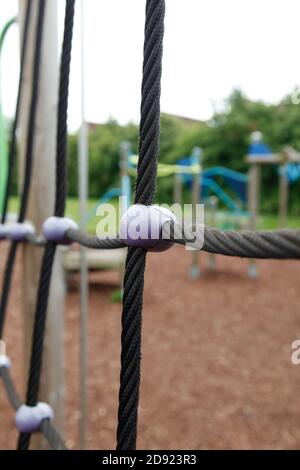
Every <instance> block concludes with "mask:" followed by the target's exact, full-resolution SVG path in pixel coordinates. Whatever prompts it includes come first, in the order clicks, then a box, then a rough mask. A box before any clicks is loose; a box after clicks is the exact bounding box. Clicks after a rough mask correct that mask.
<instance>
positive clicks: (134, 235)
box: [120, 204, 176, 252]
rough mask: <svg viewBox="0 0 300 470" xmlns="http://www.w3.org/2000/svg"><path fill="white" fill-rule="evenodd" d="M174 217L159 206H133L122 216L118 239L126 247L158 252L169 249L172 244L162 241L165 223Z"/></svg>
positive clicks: (173, 219)
mask: <svg viewBox="0 0 300 470" xmlns="http://www.w3.org/2000/svg"><path fill="white" fill-rule="evenodd" d="M168 221H174V222H176V217H175V215H174V214H173V212H171V211H170V210H168V209H166V208H164V207H160V206H144V205H142V204H134V205H133V206H131V207H129V209H128V210H127V211H126V212H125V213H124V214H123V216H122V218H121V225H120V238H121V240H123V242H124V243H126V245H128V246H135V247H139V248H144V249H145V250H147V251H153V252H160V251H165V250H168V249H169V248H171V247H172V246H173V245H174V242H172V241H168V240H163V239H162V227H163V224H164V223H165V222H168Z"/></svg>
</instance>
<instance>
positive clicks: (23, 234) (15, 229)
mask: <svg viewBox="0 0 300 470" xmlns="http://www.w3.org/2000/svg"><path fill="white" fill-rule="evenodd" d="M28 235H35V228H34V226H33V225H32V223H31V222H22V223H21V222H15V223H13V224H12V225H10V226H9V227H8V233H7V237H6V238H7V239H8V240H11V241H13V242H26V241H27V236H28Z"/></svg>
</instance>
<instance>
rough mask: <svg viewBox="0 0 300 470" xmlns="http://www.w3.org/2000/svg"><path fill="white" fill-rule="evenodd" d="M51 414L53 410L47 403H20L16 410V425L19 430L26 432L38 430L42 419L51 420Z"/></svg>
mask: <svg viewBox="0 0 300 470" xmlns="http://www.w3.org/2000/svg"><path fill="white" fill-rule="evenodd" d="M53 416H54V413H53V410H52V408H51V406H50V405H48V404H47V403H38V404H37V405H36V406H27V405H21V406H20V408H18V410H17V412H16V417H15V422H16V427H17V429H18V431H19V432H22V433H26V434H30V433H33V432H38V431H39V430H40V426H41V424H42V421H44V419H49V420H50V421H52V420H53Z"/></svg>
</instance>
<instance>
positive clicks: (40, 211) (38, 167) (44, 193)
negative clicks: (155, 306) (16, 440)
mask: <svg viewBox="0 0 300 470" xmlns="http://www.w3.org/2000/svg"><path fill="white" fill-rule="evenodd" d="M25 8H26V0H19V9H20V15H19V17H20V20H21V21H20V24H23V22H22V19H23V18H24V14H25ZM37 10H38V2H36V1H35V2H33V8H32V13H33V14H32V21H31V24H30V31H29V49H28V51H29V53H28V55H27V63H26V66H25V74H24V93H23V100H22V106H21V110H22V111H21V116H20V130H21V138H20V178H22V175H23V168H24V157H25V149H26V130H27V124H28V109H29V103H30V99H31V83H32V80H31V78H32V77H31V72H32V62H33V55H34V37H35V30H36V19H37ZM21 36H22V33H21ZM57 38H58V31H57V1H56V0H51V1H50V2H46V15H45V29H44V36H43V48H42V61H41V71H40V93H39V104H38V110H37V117H36V131H35V132H36V134H35V147H34V168H33V174H32V181H31V189H30V198H29V205H28V211H27V219H29V220H31V221H32V222H33V223H34V225H35V227H36V230H37V232H38V233H40V232H41V229H42V224H43V222H44V220H45V219H46V218H47V217H49V216H50V215H52V214H53V210H54V194H55V153H56V109H57V97H58V42H57V40H58V39H57ZM42 253H43V249H41V248H37V247H33V246H31V245H29V244H28V245H23V264H22V269H23V273H22V279H23V301H22V305H23V314H24V331H25V361H26V362H25V369H24V371H25V373H26V377H24V379H25V380H27V371H28V364H29V353H30V349H31V340H32V328H33V318H34V313H35V308H36V297H37V286H38V280H39V274H40V267H41V258H42ZM64 296H65V285H64V276H63V269H62V263H61V253H60V249H58V252H57V256H56V259H55V263H54V267H53V275H52V283H51V289H50V296H49V306H48V320H47V329H46V340H45V349H44V356H43V374H42V380H41V389H40V397H39V398H40V399H41V401H46V402H48V403H49V404H50V405H51V406H52V407H53V409H54V413H55V421H54V423H55V426H56V427H57V429H58V430H59V431H60V433H61V434H63V422H64V360H63V357H64V356H63V331H64V318H63V312H64ZM33 447H34V448H45V442H44V439H43V438H42V437H41V436H40V435H36V436H35V439H34V440H33ZM46 448H47V447H46Z"/></svg>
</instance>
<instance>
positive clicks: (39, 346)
mask: <svg viewBox="0 0 300 470" xmlns="http://www.w3.org/2000/svg"><path fill="white" fill-rule="evenodd" d="M74 9H75V0H66V9H65V24H64V38H63V46H62V56H61V64H60V83H59V103H58V119H57V136H56V139H57V140H56V201H55V216H57V217H62V216H63V215H64V211H65V203H66V148H67V144H66V143H67V109H68V91H69V75H70V61H71V49H72V38H73V26H74ZM55 251H56V244H55V243H53V242H48V243H47V244H46V248H45V252H44V256H43V260H42V267H41V274H40V280H39V289H38V295H37V305H36V311H35V321H34V328H33V339H32V350H31V360H30V370H29V378H28V385H27V395H26V403H27V405H28V406H35V405H36V404H37V401H38V394H39V384H40V376H41V370H42V359H43V358H42V356H43V345H44V337H45V326H46V317H47V306H48V298H49V290H50V281H51V274H52V267H53V262H54V257H55ZM30 437H31V435H30V434H24V433H22V434H20V437H19V442H18V450H27V449H28V447H29V444H30Z"/></svg>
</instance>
